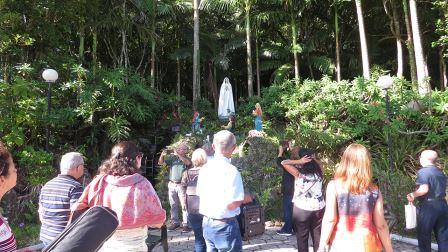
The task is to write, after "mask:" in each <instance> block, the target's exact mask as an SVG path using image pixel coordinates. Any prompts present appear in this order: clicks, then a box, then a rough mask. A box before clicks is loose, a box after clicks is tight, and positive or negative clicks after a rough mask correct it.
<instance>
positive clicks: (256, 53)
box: [255, 33, 261, 97]
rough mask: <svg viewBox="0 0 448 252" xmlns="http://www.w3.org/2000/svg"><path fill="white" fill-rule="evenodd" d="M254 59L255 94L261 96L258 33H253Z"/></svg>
mask: <svg viewBox="0 0 448 252" xmlns="http://www.w3.org/2000/svg"><path fill="white" fill-rule="evenodd" d="M255 60H256V62H257V95H258V97H260V96H261V83H260V55H259V45H258V33H256V34H255Z"/></svg>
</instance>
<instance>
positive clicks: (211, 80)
mask: <svg viewBox="0 0 448 252" xmlns="http://www.w3.org/2000/svg"><path fill="white" fill-rule="evenodd" d="M213 69H214V64H213V62H212V61H211V60H209V61H208V78H207V82H208V89H209V91H210V94H211V98H212V99H213V105H214V106H215V110H216V111H217V110H218V105H219V104H218V102H219V101H218V100H219V97H218V87H217V86H216V75H215V74H214V71H213Z"/></svg>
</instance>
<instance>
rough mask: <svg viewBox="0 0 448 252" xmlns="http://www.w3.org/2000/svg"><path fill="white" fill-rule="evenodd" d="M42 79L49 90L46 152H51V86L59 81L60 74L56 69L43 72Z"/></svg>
mask: <svg viewBox="0 0 448 252" xmlns="http://www.w3.org/2000/svg"><path fill="white" fill-rule="evenodd" d="M42 78H43V79H44V80H45V82H46V83H48V90H47V128H46V132H45V150H46V151H48V150H49V145H50V122H49V120H50V113H51V85H52V84H53V83H55V82H56V80H57V79H58V72H56V70H54V69H45V70H44V71H43V72H42Z"/></svg>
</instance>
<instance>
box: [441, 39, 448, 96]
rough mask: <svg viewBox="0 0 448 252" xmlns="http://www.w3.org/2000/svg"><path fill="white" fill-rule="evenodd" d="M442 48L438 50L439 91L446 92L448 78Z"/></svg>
mask: <svg viewBox="0 0 448 252" xmlns="http://www.w3.org/2000/svg"><path fill="white" fill-rule="evenodd" d="M443 53H444V48H443V47H441V48H440V49H439V65H440V90H442V91H444V90H446V88H447V86H448V77H447V72H446V63H445V58H443Z"/></svg>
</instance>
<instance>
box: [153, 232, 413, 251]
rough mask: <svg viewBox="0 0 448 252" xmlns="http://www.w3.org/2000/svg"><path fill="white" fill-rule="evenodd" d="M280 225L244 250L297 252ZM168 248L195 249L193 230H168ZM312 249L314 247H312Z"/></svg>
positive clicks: (402, 246)
mask: <svg viewBox="0 0 448 252" xmlns="http://www.w3.org/2000/svg"><path fill="white" fill-rule="evenodd" d="M277 229H278V227H266V232H265V233H264V234H263V235H262V236H258V237H256V238H253V239H251V240H250V241H245V242H244V244H243V250H244V251H266V252H267V251H276V252H293V251H294V252H295V251H297V243H296V240H295V236H290V237H285V236H280V235H277V234H276V233H275V231H276V230H277ZM152 232H154V234H160V231H151V233H152ZM393 247H394V251H396V252H418V249H417V247H416V246H412V245H409V244H406V243H402V242H398V241H393ZM168 248H169V251H170V252H171V251H172V252H177V251H179V252H180V251H194V235H193V232H189V233H181V231H180V229H177V230H176V231H169V232H168ZM153 251H154V252H162V251H163V250H162V247H161V246H160V245H159V246H157V247H155V248H154V250H153ZM310 251H313V250H312V247H310Z"/></svg>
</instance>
